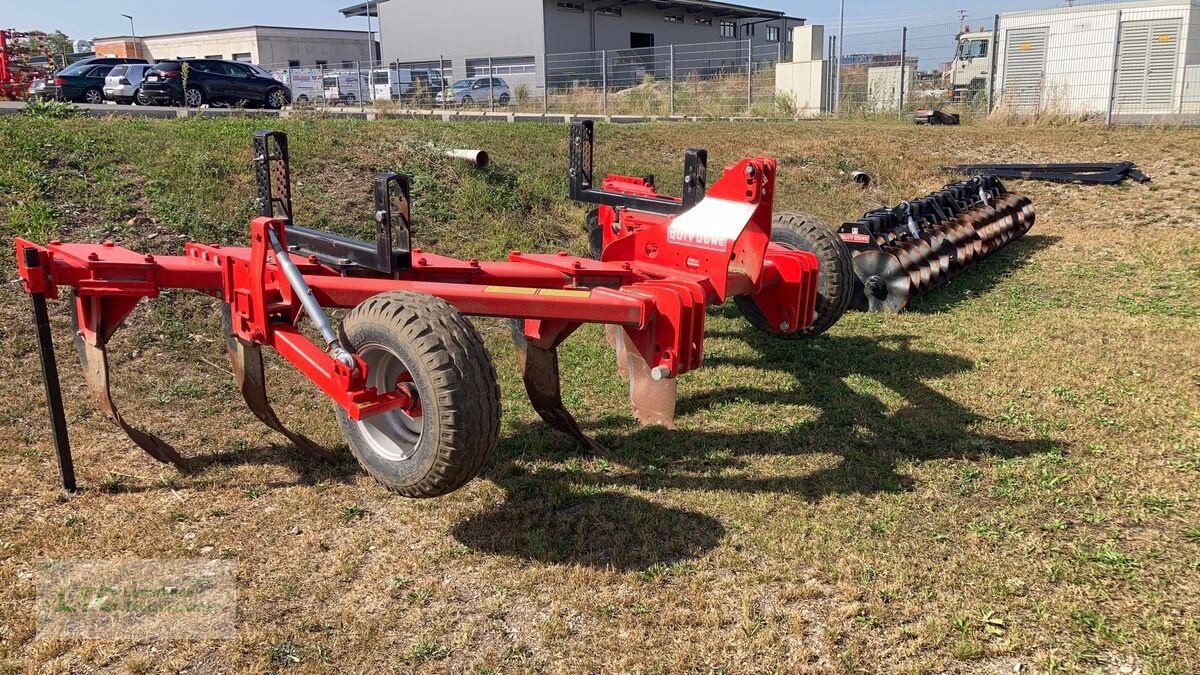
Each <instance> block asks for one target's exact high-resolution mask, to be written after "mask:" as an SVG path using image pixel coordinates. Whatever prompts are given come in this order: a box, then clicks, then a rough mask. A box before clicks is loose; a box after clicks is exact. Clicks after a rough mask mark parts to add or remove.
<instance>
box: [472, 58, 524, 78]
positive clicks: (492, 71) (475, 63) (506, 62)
mask: <svg viewBox="0 0 1200 675" xmlns="http://www.w3.org/2000/svg"><path fill="white" fill-rule="evenodd" d="M536 73H537V60H536V59H534V57H532V56H500V57H496V58H493V59H492V60H491V63H490V67H489V63H488V60H487V59H467V77H487V76H488V75H533V74H536Z"/></svg>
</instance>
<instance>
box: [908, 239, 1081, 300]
mask: <svg viewBox="0 0 1200 675" xmlns="http://www.w3.org/2000/svg"><path fill="white" fill-rule="evenodd" d="M1060 241H1062V237H1059V236H1055V235H1048V234H1027V235H1025V236H1024V237H1021V238H1020V239H1018V240H1016V241H1014V242H1012V243H1011V244H1009V245H1008V246H1005V247H1004V248H1002V249H1000V250H999V251H996V252H995V253H994V254H992V255H990V256H988V257H986V258H984V259H983V260H980V261H979V263H978V264H976V265H975V266H973V267H971V268H969V269H967V270H966V271H964V272H963V273H962V274H960V275H958V276H957V277H956V278H954V279H952V280H951V281H950V283H948V284H946V285H945V286H943V287H942V288H939V289H937V290H934V291H932V292H931V293H930V294H929V295H927V296H925V297H923V298H921V299H919V300H917V301H916V302H914V303H913V304H912V305H909V307H908V309H907V310H906V311H909V312H913V313H914V314H936V313H938V312H945V311H947V310H951V309H954V308H955V307H958V306H959V305H961V304H962V303H964V302H967V301H969V300H971V299H972V298H975V297H978V296H981V295H983V294H985V293H987V292H988V291H991V290H992V289H993V288H995V287H996V286H998V285H1000V284H1001V283H1003V282H1004V281H1005V280H1006V279H1009V278H1011V277H1013V276H1015V275H1016V274H1017V273H1018V272H1020V271H1021V270H1022V269H1023V268H1025V267H1026V266H1028V265H1029V264H1030V262H1032V261H1033V258H1034V256H1036V255H1037V254H1038V253H1039V252H1041V251H1042V250H1043V249H1047V248H1050V247H1051V246H1053V245H1055V244H1057V243H1058V242H1060Z"/></svg>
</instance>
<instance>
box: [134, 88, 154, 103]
mask: <svg viewBox="0 0 1200 675" xmlns="http://www.w3.org/2000/svg"><path fill="white" fill-rule="evenodd" d="M133 100H134V101H137V104H138V105H150V97H148V96H146V93H145V92H144V91H142V90H141V89H138V90H137V93H135V94H134V95H133Z"/></svg>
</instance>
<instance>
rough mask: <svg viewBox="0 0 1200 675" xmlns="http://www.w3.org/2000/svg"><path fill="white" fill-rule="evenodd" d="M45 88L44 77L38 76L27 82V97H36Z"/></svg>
mask: <svg viewBox="0 0 1200 675" xmlns="http://www.w3.org/2000/svg"><path fill="white" fill-rule="evenodd" d="M45 89H46V78H44V77H40V78H38V79H36V80H34V81H32V82H30V83H29V98H37V97H38V94H41V93H42V92H43V91H45Z"/></svg>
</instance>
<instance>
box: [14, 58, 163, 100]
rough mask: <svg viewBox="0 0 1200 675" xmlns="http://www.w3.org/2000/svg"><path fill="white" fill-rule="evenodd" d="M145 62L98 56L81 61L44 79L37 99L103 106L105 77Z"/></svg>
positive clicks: (143, 60)
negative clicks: (129, 65)
mask: <svg viewBox="0 0 1200 675" xmlns="http://www.w3.org/2000/svg"><path fill="white" fill-rule="evenodd" d="M130 63H146V59H125V58H115V57H100V58H94V59H84V60H82V61H77V62H75V63H72V64H71V65H69V66H67V67H66V68H63V69H62V70H60V71H58V72H57V73H55V74H54V75H52V76H51V77H49V78H47V79H46V86H45V87H43V88H42V91H41V92H39V93H38V94H37V96H38V98H44V99H45V98H53V99H58V100H63V101H74V102H77V103H104V78H106V77H108V74H109V72H110V71H112V69H113V68H114V67H116V66H119V65H122V64H130Z"/></svg>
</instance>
